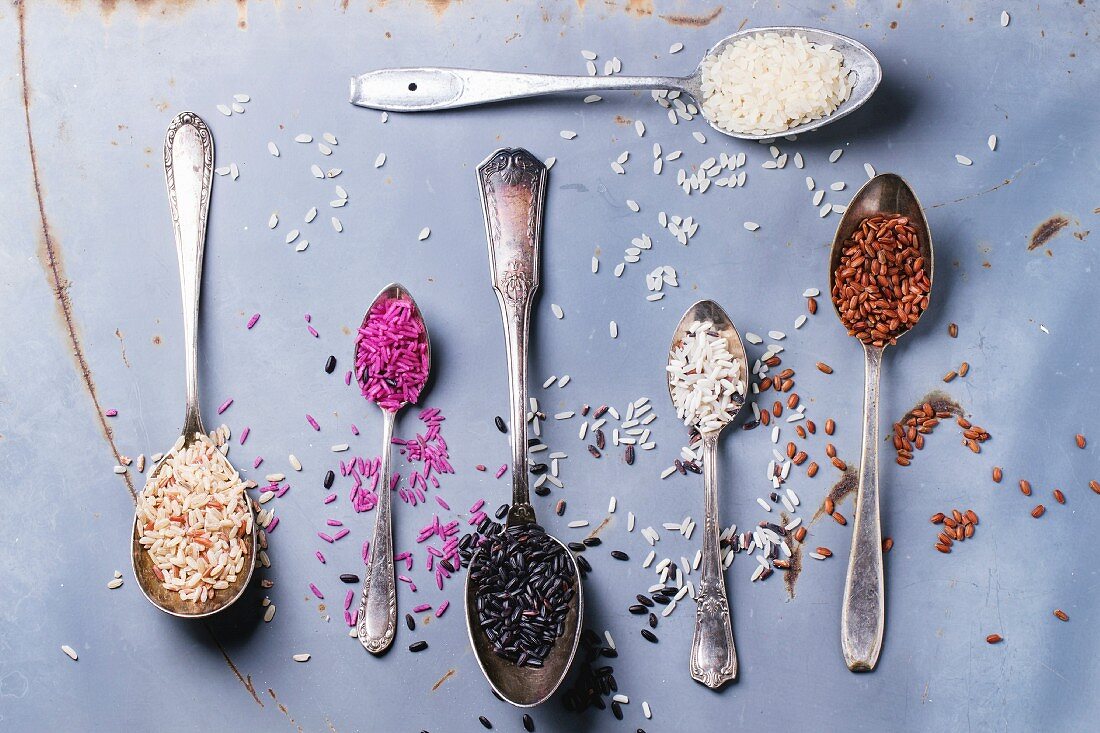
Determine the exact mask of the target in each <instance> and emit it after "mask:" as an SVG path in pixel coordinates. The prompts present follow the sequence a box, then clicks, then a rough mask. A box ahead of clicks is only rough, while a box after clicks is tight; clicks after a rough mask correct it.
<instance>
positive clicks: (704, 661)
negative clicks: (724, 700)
mask: <svg viewBox="0 0 1100 733" xmlns="http://www.w3.org/2000/svg"><path fill="white" fill-rule="evenodd" d="M697 321H704V322H705V321H710V322H711V323H713V324H714V327H713V330H714V331H715V332H716V333H718V334H719V335H720V336H722V337H723V338H725V339H726V341H727V342H728V343H729V347H728V348H729V352H730V354H731V355H732V356H733V357H734V358H736V359H739V360H740V363H741V365H742V366H741V369H742V370H744V369H745V365H747V364H748V361H747V359H746V357H745V345H744V344H743V343H742V342H741V336H740V335H739V334H738V333H737V328H735V327H734V325H733V322H732V321H730V318H729V316H728V315H726V312H725V311H724V310H722V307H721V306H720V305H718V304H717V303H715V302H714V301H713V300H700V301H699V302H698V303H695V304H694V305H693V306H691V307H690V308H688V309H687V311H686V312H685V313H684V317H683V318H681V319H680V323H679V324H678V325H677V326H676V331H675V333H674V334H673V336H672V344H671V346H669V350H668V351H669V363H670V364H671V363H672V353H673V351H674V350H675V349H676V347H677V345H679V344H680V343H681V342H682V341H683V339H684V337H685V336H686V335H687V333H688V329H690V328H691V326H692V324H694V323H695V322H697ZM668 375H669V381H668V393H669V398H672V378H671V373H668ZM745 376H746V375H745V374H744V371H742V374H741V378H742V379H745ZM673 404H675V400H673ZM742 407H744V402H742V403H741V405H740V406H738V408H737V411H736V412H734V413H733V415H731V417H730V420H729V421H728V422H725V423H722V424H721V425H720V426H719V427H717V428H716V429H713V430H707V431H706V432H700V433H699V436H700V437H701V438H702V441H703V489H704V492H705V497H704V506H705V518H704V520H703V555H702V561H701V563H700V568H701V575H702V579H701V580H700V581H699V588H698V590H697V591H696V594H695V601H696V603H697V604H698V606H697V609H696V613H695V633H694V634H693V635H692V638H691V678H692V679H693V680H695V681H697V682H701V683H703V684H704V685H706V686H707V687H710V688H711V689H715V690H716V689H718V688H719V687H721V686H722V685H724V684H726V683H727V682H730V681H732V680H735V679H737V648H736V647H735V646H734V643H733V628H732V626H731V619H730V607H729V601H728V600H727V598H726V579H725V569H724V568H723V567H722V554H721V552H720V550H719V546H718V540H719V534H720V533H721V524H720V523H719V522H718V436H719V435H720V434H721V432H722V430H723V429H724V428H725V427H726V425H729V423H730V422H733V419H734V418H736V417H737V413H738V412H740V411H741V408H742ZM696 428H697V429H698V426H696Z"/></svg>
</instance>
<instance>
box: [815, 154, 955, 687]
mask: <svg viewBox="0 0 1100 733" xmlns="http://www.w3.org/2000/svg"><path fill="white" fill-rule="evenodd" d="M876 214H899V215H901V216H905V217H908V218H909V222H910V223H911V224H912V225H913V228H914V229H915V230H916V233H917V242H918V249H919V251H920V255H921V257H923V258H924V263H925V264H924V269H925V271H926V272H927V275H928V283H929V287H931V284H932V266H933V263H934V260H933V257H932V234H931V232H930V230H929V228H928V221H927V219H925V217H924V209H922V208H921V205H920V202H919V201H917V196H916V194H914V193H913V189H911V188H910V187H909V184H908V183H906V182H905V181H904V180H902V178H901V176H898V175H895V174H893V173H881V174H879V175H877V176H875V177H874V178H872V179H871V180H869V181H867V183H865V184H863V187H862V188H860V189H859V191H857V192H856V195H855V196H853V197H852V200H851V203H849V204H848V210H847V211H846V212H845V213H844V216H843V217H842V218H841V220H840V224H839V225H838V226H837V229H836V236H834V237H833V247H832V251H831V253H830V255H829V283H830V288H831V287H832V283H833V280H834V278H835V277H836V272H837V268H838V266H839V264H840V258H841V252H842V250H843V248H844V244H845V242H846V241H847V240H848V238H849V237H850V236H851V235H852V233H853V232H855V230H856V228H857V227H858V226H859V224H860V222H861V221H863V220H864V219H866V218H868V217H871V216H875V215H876ZM830 301H832V302H833V309H834V310H836V313H837V316H838V317H840V311H839V310H838V309H837V308H836V302H835V301H834V300H833V299H832V298H830ZM842 322H843V319H842ZM906 332H907V331H903V332H901V334H899V335H898V337H899V338H900V336H901V335H904V334H905V333H906ZM861 343H862V342H861ZM885 349H886V347H885V346H874V345H873V344H863V353H864V356H865V358H866V375H865V384H864V391H863V450H862V454H861V456H860V460H859V488H858V490H857V493H856V516H855V524H854V526H853V527H852V554H851V556H850V557H849V558H848V575H847V577H846V579H845V581H844V605H843V606H842V610H841V616H840V642H841V650H842V651H843V653H844V662H845V664H847V665H848V669H850V670H852V671H853V672H869V671H871V670H872V669H874V668H875V664H877V663H878V657H879V653H880V652H881V651H882V636H883V627H884V625H885V622H886V613H885V603H886V592H885V588H884V584H883V575H882V525H881V521H880V517H879V515H880V512H879V491H878V483H879V482H878V449H879V440H878V423H879V418H878V400H879V374H880V372H881V370H882V354H883V352H884V351H885Z"/></svg>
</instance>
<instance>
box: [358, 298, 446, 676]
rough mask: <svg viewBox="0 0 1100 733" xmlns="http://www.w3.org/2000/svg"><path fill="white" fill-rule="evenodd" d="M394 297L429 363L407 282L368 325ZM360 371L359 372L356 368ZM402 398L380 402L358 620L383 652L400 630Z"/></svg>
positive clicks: (364, 637) (362, 638) (363, 636)
mask: <svg viewBox="0 0 1100 733" xmlns="http://www.w3.org/2000/svg"><path fill="white" fill-rule="evenodd" d="M391 300H404V301H407V302H408V303H409V305H410V306H411V318H412V319H413V320H414V321H418V322H419V324H420V334H421V335H420V337H419V339H420V345H421V346H422V348H423V349H424V351H425V353H426V360H427V364H428V367H429V368H430V367H431V363H432V345H431V341H430V340H429V339H428V328H427V326H425V325H424V317H423V316H422V315H421V313H420V309H419V308H417V307H416V301H414V300H413V298H412V295H410V294H409V291H408V290H406V289H405V288H404V286H402V285H400V284H398V283H390V284H389V285H387V286H386V287H384V288H382V291H381V292H380V293H378V295H377V296H375V298H374V301H373V302H372V303H371V306H370V308H369V309H368V310H367V314H366V315H365V316H363V326H362V327H364V328H365V327H366V325H367V323H368V321H369V320H370V317H371V312H372V311H374V309H375V306H377V305H379V304H381V303H386V302H389V301H391ZM358 356H359V353H358V339H356V349H355V352H354V353H353V354H352V364H353V365H355V366H353V368H356V369H357V367H358ZM357 374H358V372H357ZM406 404H408V403H406V402H402V403H401V404H400V405H398V406H397V407H396V408H394V409H387V408H386V407H384V406H382V405H379V408H380V409H381V410H382V468H381V476H380V478H379V480H378V504H377V506H375V508H374V512H375V514H374V537H373V539H372V540H371V544H370V560H369V561H368V562H367V568H366V572H365V574H364V577H363V594H362V598H361V600H360V602H359V620H358V624H357V627H356V630H357V633H358V635H359V643H361V644H362V645H363V648H364V649H366V650H367V651H368V652H370V653H371V654H382V653H384V652H385V651H386V650H387V649H389V648H390V644H392V643H393V637H394V634H395V633H396V632H397V586H396V581H395V579H394V572H393V524H392V516H393V513H392V512H393V510H392V507H393V502H392V501H391V498H392V497H391V494H392V493H393V492H392V491H391V490H390V477H391V476H392V475H393V472H392V460H391V459H392V454H393V424H394V421H395V420H396V418H397V413H398V411H400V410H401V409H402V408H404V407H405V405H406Z"/></svg>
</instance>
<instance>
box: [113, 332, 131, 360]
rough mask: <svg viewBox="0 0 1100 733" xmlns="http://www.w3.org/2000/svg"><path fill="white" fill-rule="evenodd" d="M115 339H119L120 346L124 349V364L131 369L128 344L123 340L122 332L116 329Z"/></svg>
mask: <svg viewBox="0 0 1100 733" xmlns="http://www.w3.org/2000/svg"><path fill="white" fill-rule="evenodd" d="M115 338H117V339H118V345H119V347H120V348H121V349H122V363H123V364H125V365H126V368H127V369H129V368H130V360H129V359H127V358H126V342H125V341H123V340H122V331H120V330H118V329H117V328H116V329H115Z"/></svg>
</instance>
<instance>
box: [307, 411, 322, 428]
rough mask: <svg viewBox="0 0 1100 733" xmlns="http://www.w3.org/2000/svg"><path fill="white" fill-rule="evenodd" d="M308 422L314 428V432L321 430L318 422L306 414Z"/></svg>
mask: <svg viewBox="0 0 1100 733" xmlns="http://www.w3.org/2000/svg"><path fill="white" fill-rule="evenodd" d="M306 422H308V423H309V425H310V427H311V428H313V429H314V430H320V429H321V426H320V425H318V424H317V421H316V420H314V419H313V415H310V414H309V413H308V412H307V413H306Z"/></svg>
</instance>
